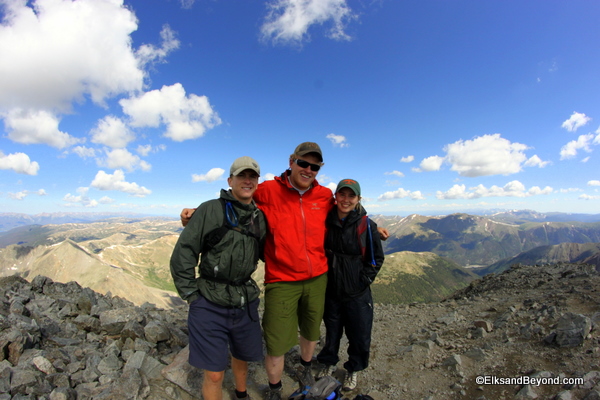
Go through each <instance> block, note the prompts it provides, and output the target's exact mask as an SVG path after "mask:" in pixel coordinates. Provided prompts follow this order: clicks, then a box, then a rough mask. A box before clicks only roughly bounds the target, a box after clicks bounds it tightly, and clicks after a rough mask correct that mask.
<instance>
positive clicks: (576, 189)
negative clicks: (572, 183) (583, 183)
mask: <svg viewBox="0 0 600 400" xmlns="http://www.w3.org/2000/svg"><path fill="white" fill-rule="evenodd" d="M588 184H589V183H588ZM558 191H559V193H573V192H583V190H581V189H579V188H567V189H559V190H558Z"/></svg>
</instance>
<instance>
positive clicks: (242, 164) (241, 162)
mask: <svg viewBox="0 0 600 400" xmlns="http://www.w3.org/2000/svg"><path fill="white" fill-rule="evenodd" d="M247 169H250V170H252V171H254V172H256V173H257V174H258V176H260V166H259V165H258V163H257V162H256V160H255V159H253V158H251V157H248V156H243V157H240V158H237V159H236V160H235V161H234V162H233V164H231V168H229V174H230V175H233V176H235V175H239V174H240V173H241V172H242V171H244V170H247Z"/></svg>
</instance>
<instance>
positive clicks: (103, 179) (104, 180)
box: [90, 169, 152, 197]
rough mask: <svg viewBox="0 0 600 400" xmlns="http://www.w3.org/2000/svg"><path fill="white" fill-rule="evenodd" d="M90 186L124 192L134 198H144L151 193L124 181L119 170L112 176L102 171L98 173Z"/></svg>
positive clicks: (135, 184)
mask: <svg viewBox="0 0 600 400" xmlns="http://www.w3.org/2000/svg"><path fill="white" fill-rule="evenodd" d="M90 186H92V187H93V188H96V189H99V190H115V191H118V192H124V193H128V194H130V195H132V196H135V197H145V196H147V195H149V194H150V193H152V191H151V190H149V189H146V188H145V187H144V186H139V185H138V184H137V183H134V182H127V181H125V174H124V173H123V171H122V170H120V169H118V170H116V171H115V173H114V174H112V175H111V174H107V173H106V172H104V171H102V170H100V171H98V173H97V174H96V177H95V178H94V180H93V181H92V183H91V185H90Z"/></svg>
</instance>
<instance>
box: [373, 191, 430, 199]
mask: <svg viewBox="0 0 600 400" xmlns="http://www.w3.org/2000/svg"><path fill="white" fill-rule="evenodd" d="M407 197H408V198H409V199H411V200H424V199H425V197H424V196H423V194H421V192H420V191H418V190H417V191H415V192H411V191H410V190H405V189H402V188H399V189H398V190H396V191H393V192H385V193H384V194H382V195H380V196H379V197H378V198H377V200H379V201H385V200H393V199H404V198H407Z"/></svg>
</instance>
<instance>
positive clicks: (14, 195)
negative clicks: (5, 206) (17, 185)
mask: <svg viewBox="0 0 600 400" xmlns="http://www.w3.org/2000/svg"><path fill="white" fill-rule="evenodd" d="M27 194H28V192H27V190H22V191H20V192H17V193H11V192H9V193H8V197H9V198H11V199H13V200H23V199H25V197H27Z"/></svg>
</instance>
